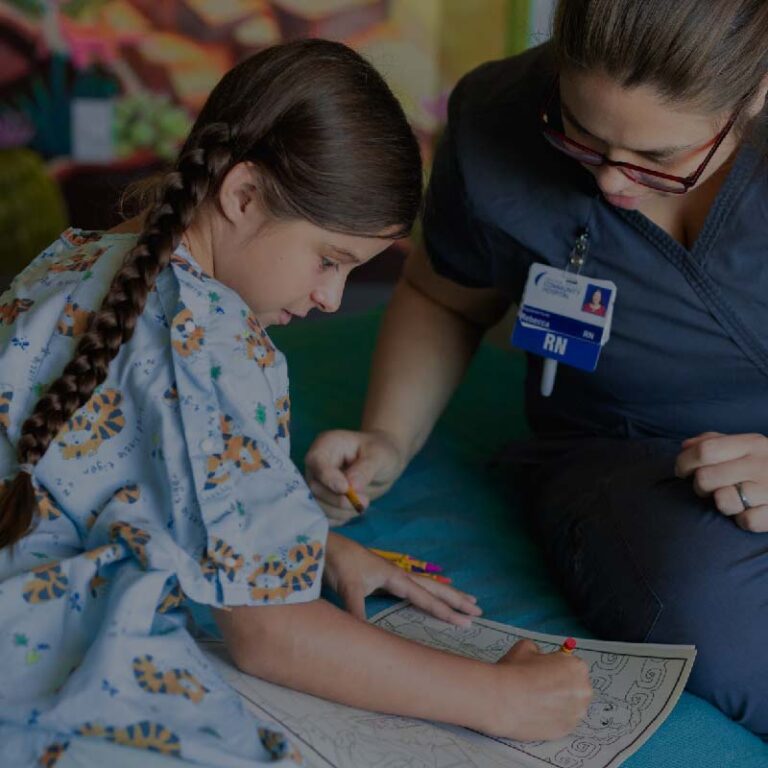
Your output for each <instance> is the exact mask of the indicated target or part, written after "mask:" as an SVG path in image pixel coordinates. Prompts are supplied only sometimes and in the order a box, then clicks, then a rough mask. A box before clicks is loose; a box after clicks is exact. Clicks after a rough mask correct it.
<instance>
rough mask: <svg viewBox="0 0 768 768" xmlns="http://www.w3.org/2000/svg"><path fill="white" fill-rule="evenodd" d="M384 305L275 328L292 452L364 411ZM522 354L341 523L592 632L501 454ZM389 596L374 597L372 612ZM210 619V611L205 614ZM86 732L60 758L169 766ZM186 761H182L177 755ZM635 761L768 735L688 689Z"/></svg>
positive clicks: (521, 428)
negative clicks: (536, 535) (554, 572)
mask: <svg viewBox="0 0 768 768" xmlns="http://www.w3.org/2000/svg"><path fill="white" fill-rule="evenodd" d="M379 318H380V315H379V314H378V313H371V314H366V315H361V316H358V317H338V318H332V319H325V320H323V321H320V322H315V323H303V324H297V325H295V326H293V327H288V328H280V329H277V330H276V331H274V332H273V333H272V336H273V338H274V339H275V342H276V344H277V345H278V346H279V347H280V348H281V349H282V350H283V351H284V352H285V354H286V356H287V358H288V363H289V369H290V378H291V397H292V413H293V420H292V434H293V454H294V458H295V460H296V461H297V462H299V463H300V462H301V460H302V458H303V456H304V455H305V453H306V450H307V448H308V447H309V445H310V443H311V441H312V439H313V438H314V436H315V435H316V434H317V433H318V432H321V431H322V430H325V429H330V428H342V427H343V428H355V427H356V426H357V425H358V423H359V418H360V412H361V410H362V403H363V397H364V395H365V388H366V382H367V378H368V367H369V363H370V356H371V352H372V350H373V345H374V341H375V335H376V330H377V326H378V322H379ZM523 375H524V365H523V358H522V357H521V356H519V355H516V354H513V353H507V352H505V351H504V350H501V349H497V348H494V347H491V346H484V347H483V348H482V349H481V351H480V353H479V354H478V356H477V357H476V359H475V361H474V363H473V365H472V367H471V369H470V371H469V374H468V376H467V378H466V379H465V381H464V383H463V384H462V386H461V388H460V390H459V391H458V392H457V393H456V396H455V397H454V398H453V400H452V402H451V404H450V406H449V408H448V410H447V411H446V413H445V414H444V416H443V418H442V419H441V420H440V423H439V424H438V426H437V427H436V429H435V431H434V433H433V435H432V437H431V438H430V440H429V442H428V443H427V445H426V446H425V448H424V450H423V451H422V452H421V453H420V454H419V455H418V456H417V457H416V458H415V459H414V461H413V462H412V464H411V465H410V466H409V468H408V470H407V471H406V473H405V474H404V475H403V477H402V478H401V479H400V481H399V482H398V483H397V484H396V485H395V486H394V488H393V489H392V491H391V492H390V493H389V494H388V495H387V496H386V497H384V498H382V499H380V500H378V501H376V502H375V503H374V504H373V505H372V507H371V509H370V510H369V511H368V512H367V513H366V514H365V515H364V516H363V517H362V518H361V519H359V520H357V521H355V522H353V523H351V524H349V525H347V526H346V527H345V528H344V532H345V533H346V534H347V535H349V536H350V537H351V538H354V539H356V540H357V541H359V542H361V543H363V544H365V545H367V546H376V547H380V548H386V549H394V550H399V551H403V552H409V553H412V554H414V555H417V556H419V557H424V558H426V559H428V560H431V561H434V562H439V563H441V564H442V565H444V566H445V567H446V568H447V570H448V571H449V573H450V575H451V576H452V577H453V579H454V582H455V584H456V585H457V586H458V587H459V588H461V589H465V590H467V591H469V592H472V593H473V594H475V595H477V596H478V598H479V601H480V604H481V605H482V607H483V609H484V611H485V616H486V618H489V619H493V620H496V621H502V622H507V623H510V624H514V625H516V626H520V627H525V628H527V629H532V630H538V631H542V632H552V633H562V634H574V635H581V636H588V633H587V632H586V630H585V629H584V628H583V627H582V626H581V625H580V624H579V621H578V618H577V617H575V616H574V615H573V614H572V613H571V612H570V611H569V609H568V607H567V606H566V604H565V602H564V601H563V599H562V598H561V596H560V595H559V594H558V590H557V587H556V585H555V582H554V580H553V579H552V577H551V576H550V574H549V573H548V572H547V570H546V568H545V567H544V564H543V562H542V557H541V555H540V553H539V551H538V550H537V548H536V545H535V544H534V543H533V541H532V540H531V539H530V537H529V535H528V533H527V531H526V529H525V526H524V523H523V517H522V514H521V510H520V505H519V501H518V500H517V499H515V497H514V495H512V492H511V490H510V487H511V483H510V481H509V478H505V477H503V476H502V475H501V473H500V472H499V471H498V470H493V469H491V468H489V463H490V460H491V459H492V457H493V456H494V454H495V453H496V452H497V451H498V450H499V449H500V448H501V447H502V446H503V445H504V444H505V442H507V441H508V440H510V439H512V438H513V437H520V436H523V435H524V434H525V432H526V428H525V421H524V417H523V412H522V395H521V393H522V379H523ZM389 604H391V603H390V602H389V601H387V600H386V599H385V598H375V599H371V600H369V603H368V610H369V615H371V614H373V613H374V612H376V611H378V610H380V609H382V608H384V607H386V606H387V605H389ZM198 619H202V620H203V623H205V621H204V616H202V615H201V616H198ZM87 742H89V740H78V743H77V744H76V745H73V746H72V747H70V749H69V750H68V751H67V753H66V754H65V756H64V757H63V758H62V760H61V761H60V763H59V764H58V765H57V768H91V767H92V766H100V765H106V764H108V763H109V764H111V765H114V766H123V765H124V766H126V767H127V766H133V765H136V766H142V768H164V767H165V766H168V765H169V763H170V761H169V760H168V759H166V758H158V759H157V761H155V760H154V759H153V757H152V756H151V755H150V754H148V753H146V752H143V751H142V752H139V751H134V750H126V749H124V748H119V747H116V746H114V745H106V744H103V743H95V742H94V743H87ZM172 762H173V763H174V764H181V763H180V761H176V760H174V761H172ZM624 765H625V766H627V768H661V767H662V766H663V768H730V767H731V766H737V767H738V768H768V745H766V744H764V743H763V742H762V741H760V740H759V739H757V738H756V737H755V736H753V735H752V734H750V733H749V732H748V731H746V730H744V729H743V728H741V727H740V726H738V725H736V724H734V723H733V722H731V721H730V720H728V719H727V718H726V717H725V716H724V715H722V714H721V713H720V712H719V711H718V710H716V709H715V708H714V707H712V706H710V705H709V704H707V703H706V702H704V701H703V700H701V699H699V698H697V697H695V696H693V695H691V694H687V693H686V694H684V695H683V696H682V698H681V699H680V702H679V703H678V705H677V707H676V708H675V710H674V711H673V712H672V714H671V715H670V717H669V719H668V720H667V721H666V722H665V723H664V724H663V725H662V726H661V728H660V729H659V730H658V731H657V733H656V734H655V735H654V736H653V737H652V738H651V739H650V741H648V742H647V743H646V744H645V745H644V746H643V747H642V748H641V749H640V751H639V752H637V753H636V754H635V755H633V756H632V757H631V758H629V760H627V761H626V762H625V763H624Z"/></svg>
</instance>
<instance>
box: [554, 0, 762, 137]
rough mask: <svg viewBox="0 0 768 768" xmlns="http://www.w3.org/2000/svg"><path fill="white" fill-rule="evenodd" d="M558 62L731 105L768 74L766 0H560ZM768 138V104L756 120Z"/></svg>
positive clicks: (715, 105) (707, 105) (704, 102)
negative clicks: (767, 131)
mask: <svg viewBox="0 0 768 768" xmlns="http://www.w3.org/2000/svg"><path fill="white" fill-rule="evenodd" d="M553 39H554V47H555V52H556V56H557V59H558V62H559V65H560V67H563V68H567V67H576V68H578V69H600V70H602V71H604V72H605V73H606V74H608V75H610V76H611V77H613V78H615V79H616V80H618V81H619V82H620V83H621V84H622V85H623V86H624V87H627V88H631V87H633V86H637V85H641V84H643V85H652V86H654V87H655V88H656V89H657V90H658V91H659V93H660V94H661V95H662V96H663V97H665V98H666V99H668V100H669V101H670V102H681V101H682V102H690V103H692V104H695V105H697V106H698V107H699V108H701V109H702V110H704V111H706V112H711V113H713V114H714V113H718V112H725V111H727V110H733V109H735V108H736V106H737V105H738V104H739V103H740V102H742V101H743V100H744V99H748V98H750V97H754V96H755V95H756V94H757V92H758V90H759V88H760V85H761V83H762V81H763V78H764V77H765V76H766V74H768V2H766V0H559V2H558V5H557V9H556V11H555V16H554V24H553ZM754 122H755V126H754V127H755V129H756V130H757V131H758V132H759V133H760V134H761V137H762V138H766V128H768V108H764V109H763V111H762V113H761V114H760V115H759V116H758V118H757V119H756V120H755V121H754Z"/></svg>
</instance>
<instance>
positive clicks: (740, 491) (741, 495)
mask: <svg viewBox="0 0 768 768" xmlns="http://www.w3.org/2000/svg"><path fill="white" fill-rule="evenodd" d="M733 487H734V488H735V489H736V493H738V494H739V498H740V499H741V503H742V504H743V505H744V511H745V512H746V511H747V510H748V509H749V508H750V507H751V506H752V505H751V504H750V503H749V499H748V498H747V495H746V494H745V493H744V488H743V487H742V484H741V483H736V484H735V485H734V486H733Z"/></svg>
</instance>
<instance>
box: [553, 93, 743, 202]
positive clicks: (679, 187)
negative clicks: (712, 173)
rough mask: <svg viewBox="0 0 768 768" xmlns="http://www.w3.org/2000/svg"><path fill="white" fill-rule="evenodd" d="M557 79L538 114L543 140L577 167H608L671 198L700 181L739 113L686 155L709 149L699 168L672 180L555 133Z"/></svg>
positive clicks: (669, 175) (663, 174) (739, 108)
mask: <svg viewBox="0 0 768 768" xmlns="http://www.w3.org/2000/svg"><path fill="white" fill-rule="evenodd" d="M558 86H559V78H555V82H554V83H553V85H552V88H551V90H550V93H549V97H548V98H547V100H546V102H545V103H544V105H543V107H542V109H541V113H540V119H541V131H542V133H543V134H544V138H545V139H546V140H547V141H548V142H549V143H550V144H551V145H552V146H553V147H554V148H555V149H559V150H560V151H561V152H563V153H564V154H566V155H568V157H572V158H573V159H574V160H578V162H580V163H584V164H585V165H592V166H601V165H611V166H614V167H615V168H618V169H619V170H620V171H621V172H622V173H623V174H624V175H625V176H626V177H627V178H628V179H631V180H632V181H634V182H636V183H637V184H642V185H643V186H644V187H650V188H651V189H655V190H657V191H659V192H667V193H669V194H672V195H683V194H685V193H686V192H687V191H688V190H689V189H690V188H691V187H693V186H694V185H695V184H696V182H697V181H698V180H699V178H701V174H702V173H704V169H705V168H706V167H707V165H708V164H709V161H710V160H711V159H712V158H713V157H714V155H715V152H717V150H718V148H719V147H720V145H721V144H722V143H723V141H724V140H725V137H726V136H727V135H728V133H729V132H730V130H731V128H733V125H734V123H735V122H736V118H737V117H738V114H739V112H740V111H741V106H739V107H738V108H737V109H736V111H735V112H734V113H733V115H732V116H731V119H730V120H729V121H728V122H727V123H726V125H725V127H724V128H723V130H722V131H720V133H718V134H717V136H715V137H714V138H713V139H712V140H711V141H708V142H707V143H706V144H704V145H703V146H701V147H698V148H697V149H694V150H693V151H692V152H691V153H690V154H691V155H694V154H696V153H697V152H703V151H704V150H705V149H706V148H707V147H709V148H710V150H709V152H708V153H707V156H706V157H705V158H704V160H703V161H702V163H701V165H700V166H699V167H698V168H697V169H696V170H695V171H694V172H693V173H692V174H690V175H689V176H685V177H683V176H673V175H671V174H669V173H662V172H661V171H654V170H653V169H651V168H643V167H642V166H641V165H634V164H633V163H624V162H621V161H616V160H610V159H609V158H607V157H606V156H605V155H604V154H602V153H601V152H597V151H596V150H594V149H591V148H590V147H587V146H585V145H584V144H579V142H578V141H574V140H573V139H569V138H568V137H567V136H566V135H565V134H564V133H562V131H558V130H556V129H555V128H553V127H552V126H551V124H550V119H549V112H550V109H551V107H552V101H553V100H554V96H555V93H556V92H557V91H558V90H559V88H558Z"/></svg>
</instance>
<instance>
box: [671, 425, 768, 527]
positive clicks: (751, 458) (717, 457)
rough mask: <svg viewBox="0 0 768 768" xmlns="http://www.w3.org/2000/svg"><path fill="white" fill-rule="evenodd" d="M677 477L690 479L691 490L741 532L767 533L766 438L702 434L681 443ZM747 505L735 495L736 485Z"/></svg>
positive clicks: (677, 462) (676, 464) (712, 433)
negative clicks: (745, 506) (739, 484)
mask: <svg viewBox="0 0 768 768" xmlns="http://www.w3.org/2000/svg"><path fill="white" fill-rule="evenodd" d="M675 473H676V474H677V476H678V477H693V490H694V491H695V492H696V493H697V494H698V495H699V496H703V497H706V496H711V497H712V498H713V500H714V502H715V506H716V507H717V508H718V509H719V510H720V512H722V513H723V514H724V515H727V516H728V517H732V518H733V521H734V522H735V523H736V525H738V526H739V527H740V528H743V529H744V530H745V531H753V532H755V533H764V532H766V531H768V437H766V436H765V435H758V434H752V435H722V434H720V433H719V432H705V433H704V434H702V435H699V436H698V437H692V438H690V439H688V440H686V441H684V442H683V450H682V451H681V452H680V454H679V455H678V457H677V461H676V463H675ZM737 483H741V490H742V493H743V495H744V497H745V498H746V500H747V501H748V502H749V505H750V506H749V508H748V509H745V508H744V503H743V501H742V499H741V497H740V496H739V492H738V490H737V488H736V484H737Z"/></svg>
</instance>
